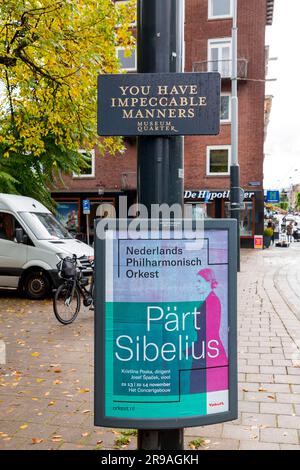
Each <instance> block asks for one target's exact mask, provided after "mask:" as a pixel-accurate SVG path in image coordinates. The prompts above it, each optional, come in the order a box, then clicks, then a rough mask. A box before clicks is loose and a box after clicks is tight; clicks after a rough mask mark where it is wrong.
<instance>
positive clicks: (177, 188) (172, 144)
mask: <svg viewBox="0 0 300 470" xmlns="http://www.w3.org/2000/svg"><path fill="white" fill-rule="evenodd" d="M137 6H138V24H137V64H138V72H140V73H164V72H182V71H183V44H184V36H183V35H184V0H137ZM137 158H138V202H139V203H141V204H144V205H145V206H146V207H147V208H148V211H150V210H151V204H163V203H166V204H170V205H171V204H174V203H178V204H181V205H183V137H139V138H138V144H137ZM138 448H139V449H145V450H182V449H183V429H171V430H142V429H141V430H139V432H138Z"/></svg>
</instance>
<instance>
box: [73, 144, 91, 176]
mask: <svg viewBox="0 0 300 470" xmlns="http://www.w3.org/2000/svg"><path fill="white" fill-rule="evenodd" d="M79 152H80V153H82V154H83V155H84V157H85V162H86V165H85V166H84V167H82V168H81V169H80V173H79V174H75V173H73V178H95V150H92V151H91V152H87V151H85V150H79Z"/></svg>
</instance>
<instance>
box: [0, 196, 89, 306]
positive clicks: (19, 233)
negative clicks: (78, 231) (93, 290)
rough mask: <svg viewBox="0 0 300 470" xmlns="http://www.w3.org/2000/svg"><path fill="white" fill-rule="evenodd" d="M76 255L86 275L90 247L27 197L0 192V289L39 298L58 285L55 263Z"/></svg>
mask: <svg viewBox="0 0 300 470" xmlns="http://www.w3.org/2000/svg"><path fill="white" fill-rule="evenodd" d="M73 255H76V256H77V257H78V258H80V260H79V263H80V264H81V268H82V269H83V272H84V273H85V274H86V276H89V275H91V274H92V267H91V263H90V260H91V259H92V258H93V256H94V250H93V248H91V247H90V246H89V245H87V244H85V243H83V242H82V241H80V240H77V239H75V238H74V237H73V236H72V235H71V234H70V233H69V232H68V230H66V229H65V228H64V226H63V225H62V224H61V223H60V222H59V221H58V220H57V219H56V218H55V217H54V215H53V214H52V213H51V212H50V211H49V210H48V209H47V208H46V207H45V206H44V205H43V204H41V203H40V202H38V201H36V200H35V199H33V198H31V197H26V196H18V195H14V194H0V288H9V289H18V290H20V291H23V292H25V293H26V294H27V296H28V297H29V298H31V299H42V298H44V297H46V296H47V295H48V294H49V293H50V292H51V290H53V289H55V288H57V287H58V285H59V284H60V282H61V281H60V279H59V277H58V269H57V264H58V263H59V262H60V261H61V259H63V258H65V257H67V256H73Z"/></svg>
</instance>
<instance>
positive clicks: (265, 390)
mask: <svg viewBox="0 0 300 470" xmlns="http://www.w3.org/2000/svg"><path fill="white" fill-rule="evenodd" d="M258 391H259V392H267V391H268V390H267V389H266V388H259V389H258Z"/></svg>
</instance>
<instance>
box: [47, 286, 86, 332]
mask: <svg viewBox="0 0 300 470" xmlns="http://www.w3.org/2000/svg"><path fill="white" fill-rule="evenodd" d="M72 289H73V284H71V283H70V284H62V285H60V286H59V288H58V289H57V291H56V292H55V296H54V299H53V310H54V314H55V316H56V318H57V320H58V321H59V322H60V323H62V324H63V325H69V324H70V323H72V322H73V321H74V320H75V318H76V317H77V315H78V312H79V310H80V293H79V292H78V289H77V287H75V291H74V294H73V296H72Z"/></svg>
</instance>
